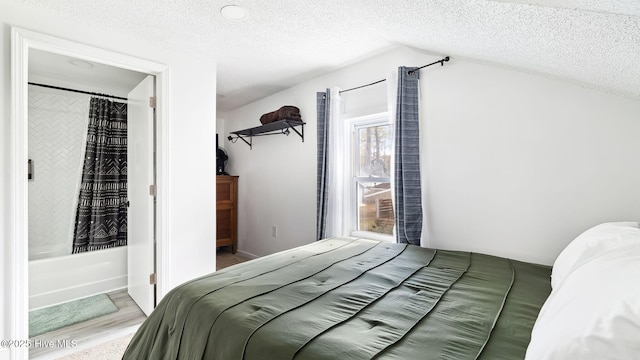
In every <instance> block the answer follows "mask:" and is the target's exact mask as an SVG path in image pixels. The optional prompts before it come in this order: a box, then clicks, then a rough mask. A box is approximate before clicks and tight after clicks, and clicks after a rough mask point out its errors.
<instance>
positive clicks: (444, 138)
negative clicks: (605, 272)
mask: <svg viewBox="0 0 640 360" xmlns="http://www.w3.org/2000/svg"><path fill="white" fill-rule="evenodd" d="M438 59H440V57H439V56H431V55H425V54H421V53H419V52H416V51H413V50H410V49H403V48H399V49H395V50H392V51H391V52H389V53H386V54H382V55H378V56H375V57H373V58H371V59H369V60H366V61H363V62H362V63H359V64H355V65H352V66H348V67H346V68H344V69H342V70H339V71H336V72H334V73H331V74H328V75H326V76H322V77H319V78H317V79H314V80H312V81H308V82H305V83H302V84H299V85H297V86H295V87H293V88H291V89H288V90H285V91H283V92H280V93H278V94H275V95H273V96H270V97H268V98H266V99H263V100H260V101H257V102H255V103H253V104H250V105H247V106H245V107H242V108H240V109H238V110H235V111H232V112H229V113H226V114H223V115H222V116H223V117H224V118H225V121H226V125H225V128H226V130H227V131H233V130H238V129H242V128H246V127H253V126H257V125H259V121H258V119H259V117H260V115H261V114H263V113H266V112H269V111H273V110H275V109H277V108H279V107H280V106H282V105H287V104H290V105H296V106H298V107H300V109H301V112H302V116H303V119H304V120H305V121H306V122H307V125H306V127H305V141H304V143H301V141H300V139H299V138H297V137H296V136H293V135H290V136H289V137H284V136H270V137H264V138H255V139H254V147H253V150H249V147H248V146H247V145H245V144H243V143H241V142H240V141H238V142H237V143H236V144H231V145H226V148H227V149H228V150H229V152H230V157H231V159H232V160H231V163H232V166H231V168H230V169H231V171H232V172H233V173H234V174H237V175H239V176H240V207H239V249H240V250H241V251H245V252H248V253H251V254H255V255H266V254H269V253H273V252H275V251H278V250H282V249H286V248H288V247H291V246H296V245H302V244H306V243H309V242H311V241H313V240H314V236H315V201H316V200H315V196H316V192H315V191H316V170H315V164H316V158H315V156H316V138H315V136H316V107H315V106H316V100H315V93H316V91H322V90H324V89H325V88H327V87H332V86H339V87H341V88H343V89H346V88H350V87H354V86H358V85H362V84H367V83H370V82H373V81H376V80H379V79H383V78H385V74H386V73H387V72H389V71H395V70H396V68H397V66H400V65H406V66H421V65H424V64H427V63H430V62H432V61H435V60H438ZM420 76H421V118H422V120H421V121H422V123H421V132H422V134H423V141H424V144H423V147H422V149H423V153H422V167H421V172H422V175H423V182H424V183H425V189H424V190H425V191H424V192H423V198H424V199H423V201H424V204H425V207H426V221H425V223H426V225H427V233H426V238H427V244H428V245H429V246H432V247H438V248H447V249H461V250H473V251H479V252H486V253H490V254H495V255H499V256H506V257H511V258H515V259H521V260H525V261H531V262H536V263H544V264H551V263H552V262H553V260H554V259H555V257H556V256H557V254H558V253H559V251H560V250H561V249H562V248H563V247H564V246H565V245H566V244H567V243H568V242H569V241H570V240H571V239H572V238H574V237H575V236H576V235H578V234H579V233H580V232H582V231H583V230H585V229H586V228H588V227H590V226H592V225H595V224H597V223H600V222H605V221H615V220H633V219H636V220H637V219H638V218H640V201H639V200H638V199H640V187H639V186H637V184H639V183H640V167H639V166H637V164H638V160H640V159H639V158H640V141H638V140H637V139H638V138H640V121H638V119H639V116H638V115H640V101H638V100H637V99H635V100H634V99H625V98H621V97H618V96H612V95H608V94H606V93H603V92H600V91H598V90H593V89H588V88H583V87H579V86H576V85H573V84H571V83H569V82H568V81H562V80H559V79H551V78H546V77H543V76H539V75H535V74H529V73H525V72H521V71H516V70H513V69H506V68H503V67H496V66H492V65H490V64H482V63H478V62H475V61H472V60H469V59H457V58H456V57H455V56H453V57H452V60H451V61H450V62H449V63H446V65H445V66H444V67H440V66H439V65H437V66H433V67H430V68H426V69H423V70H421V73H420ZM384 92H385V84H384V83H383V84H381V85H374V86H372V87H370V88H367V89H363V90H356V91H353V92H349V93H346V94H344V95H345V96H344V102H345V111H346V112H348V113H349V114H353V115H362V114H363V113H367V112H369V113H375V112H379V111H384V110H385V106H386V105H385V93H384ZM272 225H276V226H278V230H279V236H278V237H277V238H273V237H271V226H272Z"/></svg>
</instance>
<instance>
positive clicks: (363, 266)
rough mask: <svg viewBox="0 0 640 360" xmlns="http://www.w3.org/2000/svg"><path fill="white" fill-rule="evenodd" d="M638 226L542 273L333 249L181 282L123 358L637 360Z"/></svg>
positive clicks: (612, 230)
mask: <svg viewBox="0 0 640 360" xmlns="http://www.w3.org/2000/svg"><path fill="white" fill-rule="evenodd" d="M638 279H640V224H639V223H637V222H622V223H620V222H619V223H606V224H601V225H598V226H595V227H593V228H592V229H589V230H587V231H585V232H584V233H583V234H581V235H580V236H578V237H577V238H576V239H575V240H573V241H571V242H570V243H569V245H568V246H567V247H566V248H565V249H564V250H563V251H562V252H561V254H560V255H559V256H558V258H557V260H556V261H555V263H554V265H553V267H549V266H542V265H536V264H530V263H524V262H520V261H515V260H510V259H505V258H500V257H495V256H489V255H483V254H477V253H470V252H462V251H445V250H436V249H427V248H420V247H417V246H412V245H401V244H391V243H384V242H377V241H371V240H364V239H355V238H333V239H327V240H323V241H319V242H314V243H312V244H309V245H306V246H302V247H299V248H295V249H292V250H288V251H284V252H281V253H277V254H273V255H270V256H266V257H264V258H260V259H256V260H252V261H249V262H246V263H242V264H238V265H235V266H233V267H230V268H226V269H223V270H221V271H218V272H216V273H214V274H212V275H209V276H205V277H202V278H199V279H195V280H193V281H190V282H187V283H185V284H183V285H181V286H179V287H177V288H175V289H174V290H172V291H171V292H170V293H169V294H167V295H166V296H165V297H164V299H163V300H162V301H161V302H160V304H159V305H158V307H157V308H156V309H155V310H154V311H153V313H152V314H151V315H150V316H149V318H148V319H147V320H146V321H145V322H144V323H143V324H142V326H141V327H140V329H139V330H138V332H137V333H136V334H135V336H134V337H133V339H132V341H131V343H130V344H129V347H128V348H127V350H126V352H125V354H124V357H123V358H124V359H137V360H138V359H223V360H235V359H245V360H256V359H260V360H269V359H278V360H280V359H299V360H315V359H317V360H326V359H340V360H343V359H396V360H399V359H402V360H410V359H421V360H422V359H455V360H462V359H492V360H496V359H498V360H499V359H509V360H511V359H527V360H540V359H543V360H565V359H598V360H600V359H617V360H620V359H640V286H639V285H638V284H639V282H638Z"/></svg>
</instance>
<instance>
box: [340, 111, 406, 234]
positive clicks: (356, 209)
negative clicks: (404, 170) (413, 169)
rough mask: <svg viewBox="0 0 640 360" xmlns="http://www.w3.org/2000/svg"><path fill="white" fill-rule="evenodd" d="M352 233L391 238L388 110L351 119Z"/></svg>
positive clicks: (391, 135) (390, 146) (392, 221)
mask: <svg viewBox="0 0 640 360" xmlns="http://www.w3.org/2000/svg"><path fill="white" fill-rule="evenodd" d="M351 124H352V130H353V131H352V134H353V137H352V142H351V149H352V151H351V153H352V156H351V159H352V160H351V161H352V164H351V165H352V166H351V169H352V171H351V174H352V175H351V184H350V192H351V196H350V197H349V198H350V199H351V203H350V204H349V208H350V213H351V219H352V226H351V227H352V229H354V230H353V232H352V235H354V236H359V237H368V238H375V239H381V240H390V241H392V240H393V227H394V224H395V219H394V215H393V206H392V204H391V160H392V159H391V148H392V145H393V142H392V140H393V133H392V127H391V124H390V122H389V118H388V115H387V113H382V114H376V115H372V116H367V117H361V118H355V119H352V120H351Z"/></svg>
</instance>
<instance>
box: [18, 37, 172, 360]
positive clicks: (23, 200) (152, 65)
mask: <svg viewBox="0 0 640 360" xmlns="http://www.w3.org/2000/svg"><path fill="white" fill-rule="evenodd" d="M11 40H12V41H11V125H12V128H13V133H12V134H11V135H10V136H11V139H12V142H13V157H12V159H11V161H10V164H9V165H10V169H9V170H10V173H11V174H12V175H13V178H12V180H11V181H12V184H11V188H12V190H13V197H12V198H11V199H10V201H11V209H12V210H13V219H12V221H11V222H10V229H9V235H10V236H9V249H8V250H9V257H10V258H11V264H10V265H9V279H8V280H9V288H8V289H6V290H7V291H6V293H8V294H10V299H9V314H10V315H9V319H7V320H8V321H9V329H8V331H9V334H8V335H9V338H11V339H20V340H26V339H28V338H29V306H28V302H29V282H28V280H29V274H28V270H29V267H28V265H29V264H28V262H29V251H28V250H29V249H28V207H27V204H28V202H27V201H28V188H27V160H28V153H27V148H28V144H27V142H28V141H27V136H28V118H27V116H28V113H27V109H28V104H27V102H28V84H27V82H28V65H29V49H38V50H44V51H47V52H51V53H57V54H61V55H67V56H71V57H75V58H78V59H83V60H87V61H93V62H98V63H103V64H106V65H111V66H115V67H120V68H123V69H129V70H133V71H137V72H141V73H147V74H151V75H155V76H156V98H157V104H156V121H157V129H156V139H157V140H156V141H157V142H156V143H157V148H156V171H157V173H156V174H157V179H156V184H157V189H158V192H157V203H156V214H157V215H156V270H157V296H158V300H159V299H160V298H162V296H163V295H164V294H165V293H166V291H167V289H169V284H168V276H167V274H169V258H168V254H169V253H170V252H169V250H170V249H169V239H168V236H167V234H168V233H169V232H168V230H169V218H168V214H169V211H168V209H169V196H168V195H169V191H168V188H169V184H168V180H169V177H168V176H166V174H168V173H169V156H168V153H169V141H168V133H169V111H168V109H169V99H170V96H169V67H168V66H166V65H163V64H160V63H156V62H153V61H148V60H144V59H140V58H137V57H134V56H129V55H125V54H121V53H117V52H113V51H109V50H105V49H100V48H97V47H94V46H90V45H85V44H79V43H76V42H73V41H69V40H64V39H60V38H56V37H53V36H49V35H45V34H42V33H38V32H34V31H31V30H26V29H22V28H17V27H12V28H11ZM10 352H11V354H10V358H11V359H21V360H22V359H25V360H26V359H27V358H28V348H24V347H12V348H11V349H10Z"/></svg>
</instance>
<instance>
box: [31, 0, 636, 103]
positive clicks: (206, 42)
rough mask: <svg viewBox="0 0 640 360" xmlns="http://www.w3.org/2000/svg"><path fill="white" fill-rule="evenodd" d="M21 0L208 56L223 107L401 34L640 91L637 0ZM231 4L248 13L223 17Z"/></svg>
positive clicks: (433, 47) (444, 50) (470, 54)
mask: <svg viewBox="0 0 640 360" xmlns="http://www.w3.org/2000/svg"><path fill="white" fill-rule="evenodd" d="M21 2H22V3H23V4H24V5H25V6H33V7H37V8H45V9H49V10H51V11H53V12H55V13H57V14H59V15H61V16H62V17H70V18H73V19H78V18H81V19H83V20H82V21H84V22H86V23H87V24H91V25H92V26H97V27H100V28H104V29H105V31H114V32H119V33H124V34H128V35H132V34H135V36H136V37H137V38H140V39H143V40H146V41H151V42H155V43H158V44H161V46H163V47H170V48H174V49H176V50H178V51H181V52H185V53H188V54H190V56H201V57H204V58H207V59H211V61H212V63H213V62H215V63H217V64H218V109H219V110H220V111H228V110H232V109H235V108H237V107H239V106H242V105H244V104H247V103H250V102H252V101H255V100H257V99H259V98H262V97H264V96H266V95H269V94H272V93H274V92H277V91H279V90H283V89H285V88H288V87H290V86H292V85H294V84H296V83H299V82H301V81H304V80H307V79H310V78H312V77H315V76H318V75H320V74H323V73H326V72H328V71H331V70H334V69H336V68H339V67H342V66H345V65H347V64H350V63H353V62H356V61H358V60H361V59H363V58H366V57H369V56H372V55H374V54H376V53H379V52H382V51H384V50H387V49H389V48H391V47H393V46H396V45H403V46H410V47H413V48H417V49H421V50H423V51H425V52H428V53H432V54H436V55H449V56H451V57H452V58H453V59H455V58H470V59H475V60H478V61H483V62H489V63H493V64H498V65H503V66H508V67H510V68H515V69H521V70H525V71H530V72H533V73H539V74H543V75H546V76H551V77H557V78H562V79H564V80H567V81H570V82H575V83H578V84H581V85H584V86H590V87H595V88H599V89H603V90H606V91H610V92H613V93H617V94H620V95H623V96H630V97H634V98H640V66H639V65H638V64H640V1H637V0H608V1H606V0H562V1H560V0H397V1H391V0H326V1H315V0H314V1H312V0H268V1H267V0H262V1H260V0H207V1H205V0H183V1H170V0H114V1H87V0H22V1H21ZM560 3H561V5H559V4H560ZM230 4H233V5H239V6H241V7H243V8H244V9H245V10H246V12H247V16H246V18H245V19H244V20H242V21H236V20H228V19H226V18H224V17H222V16H221V14H220V9H221V8H222V7H223V6H225V5H230ZM415 65H421V64H415ZM373 80H376V79H373Z"/></svg>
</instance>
